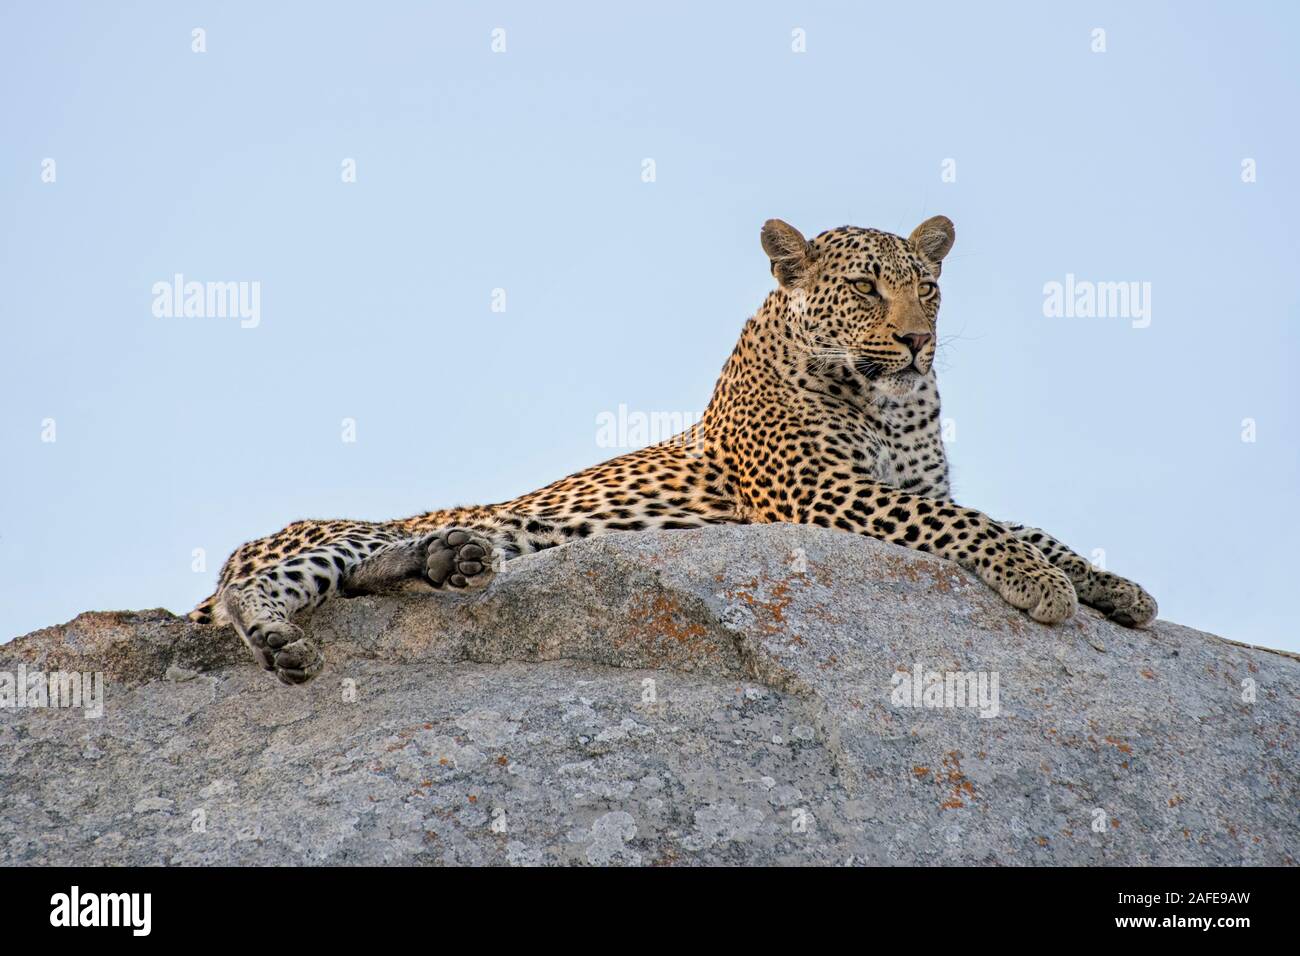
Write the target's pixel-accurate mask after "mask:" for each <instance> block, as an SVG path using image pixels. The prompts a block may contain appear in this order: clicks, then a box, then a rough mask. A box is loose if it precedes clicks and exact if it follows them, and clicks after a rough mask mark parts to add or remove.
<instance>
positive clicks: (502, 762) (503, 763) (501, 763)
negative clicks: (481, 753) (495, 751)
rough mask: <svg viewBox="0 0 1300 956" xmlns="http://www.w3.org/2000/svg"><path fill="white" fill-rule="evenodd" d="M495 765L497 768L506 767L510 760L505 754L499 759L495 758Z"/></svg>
mask: <svg viewBox="0 0 1300 956" xmlns="http://www.w3.org/2000/svg"><path fill="white" fill-rule="evenodd" d="M497 764H498V766H502V767H508V766H510V758H508V757H507V756H506V755H505V754H502V755H501V756H500V757H497Z"/></svg>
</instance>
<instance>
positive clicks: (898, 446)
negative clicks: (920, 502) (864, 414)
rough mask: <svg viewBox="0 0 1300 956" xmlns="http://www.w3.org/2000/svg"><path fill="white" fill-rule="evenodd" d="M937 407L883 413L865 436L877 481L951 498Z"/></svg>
mask: <svg viewBox="0 0 1300 956" xmlns="http://www.w3.org/2000/svg"><path fill="white" fill-rule="evenodd" d="M937 411H938V406H937V404H934V403H915V404H912V405H898V406H891V407H888V408H885V409H881V410H880V413H879V415H878V416H874V417H875V418H876V420H875V421H874V422H872V423H871V425H870V427H868V429H867V430H866V433H865V436H864V447H863V451H864V453H865V454H866V455H867V459H868V461H869V462H870V466H871V470H872V471H873V473H874V475H875V477H876V479H877V480H878V481H881V482H883V483H885V484H888V485H891V486H893V487H895V488H899V489H901V490H904V491H915V492H916V493H917V494H923V495H928V496H931V497H945V496H946V495H947V494H948V459H947V455H946V454H945V452H944V447H943V436H942V432H941V425H940V421H939V418H938V415H937Z"/></svg>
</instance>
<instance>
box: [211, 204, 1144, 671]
mask: <svg viewBox="0 0 1300 956" xmlns="http://www.w3.org/2000/svg"><path fill="white" fill-rule="evenodd" d="M759 239H760V245H761V247H762V249H763V251H764V252H765V253H766V256H767V259H768V268H769V270H770V272H771V274H772V277H773V279H774V280H775V288H773V289H771V291H769V292H768V294H767V296H766V298H765V299H764V300H763V302H762V304H761V306H760V307H759V308H758V310H757V311H756V312H755V313H754V314H753V315H752V316H750V317H749V318H748V320H747V321H746V322H745V323H744V326H743V328H742V329H741V332H740V338H739V340H738V341H737V343H736V346H735V348H734V349H733V350H732V352H731V354H730V355H729V356H728V357H727V359H726V362H725V363H724V365H723V368H722V372H721V374H720V375H719V377H718V380H717V384H716V385H715V387H714V390H713V395H712V398H711V399H710V401H709V403H708V405H707V407H706V408H705V410H704V412H703V413H702V414H701V415H700V416H699V417H698V419H696V420H695V421H694V422H692V423H691V424H690V425H689V427H687V428H686V429H685V430H683V431H682V432H681V433H680V434H677V435H674V436H672V437H670V438H668V439H665V440H663V441H659V442H657V443H655V444H651V445H647V446H645V447H642V448H639V449H636V450H634V451H630V452H627V453H626V454H622V455H618V456H617V457H615V458H612V459H610V460H608V461H605V462H602V463H600V464H596V465H593V466H591V467H589V468H585V469H583V470H581V471H578V472H576V473H574V474H571V475H569V476H568V477H565V478H561V479H560V480H558V481H555V482H553V483H551V484H549V485H546V486H544V487H542V488H540V489H538V490H535V491H530V492H528V493H526V494H523V495H520V496H519V497H517V498H514V499H511V500H509V501H505V502H501V503H498V504H490V505H470V506H456V507H450V508H445V509H442V510H435V511H428V512H425V513H423V514H418V515H415V516H412V517H407V518H401V519H396V520H391V521H360V520H346V519H334V520H303V521H296V522H294V523H292V524H290V525H288V526H287V527H286V528H284V529H283V530H282V531H279V532H277V533H275V534H272V535H270V536H268V537H265V538H260V539H258V540H254V541H250V542H248V543H246V544H244V545H242V546H240V547H239V548H238V549H236V550H235V552H234V553H233V554H232V555H231V556H230V558H229V560H227V561H226V563H225V564H224V565H223V567H222V569H221V572H220V575H219V579H218V583H217V588H216V590H215V592H214V593H213V594H211V595H210V596H209V597H207V598H206V599H204V600H203V601H202V602H200V603H199V605H198V606H197V607H196V608H195V609H194V610H193V611H192V612H191V613H190V615H189V617H190V619H191V620H193V621H195V622H198V623H202V624H213V625H233V627H234V629H235V630H236V631H237V632H238V634H239V636H240V637H241V638H242V639H243V642H244V643H245V644H246V645H247V646H248V649H249V650H250V651H251V653H252V656H253V658H254V660H255V661H256V662H257V663H258V664H259V665H260V666H261V667H262V668H264V669H265V670H267V671H269V672H272V673H274V675H275V677H276V678H278V679H279V680H280V681H281V682H282V683H284V684H287V685H291V686H292V685H302V684H305V683H307V682H308V681H310V680H312V679H313V678H314V677H316V676H317V675H319V674H320V672H321V670H322V669H323V667H324V664H325V658H324V655H323V654H322V652H321V649H320V647H319V646H318V644H317V642H316V641H313V640H312V639H311V637H310V636H309V635H308V634H306V633H305V631H304V629H303V627H302V626H301V625H300V624H297V623H295V621H294V618H295V617H297V616H299V615H300V614H302V613H304V612H308V611H310V610H311V609H314V608H316V607H318V606H319V605H321V604H322V603H323V602H324V601H326V600H328V599H330V598H332V597H337V596H343V597H347V596H353V595H359V594H371V593H376V592H382V591H385V590H387V589H390V588H393V587H395V586H403V587H411V586H414V587H416V588H421V587H423V588H426V589H429V590H432V591H436V592H442V593H445V594H454V593H459V594H462V595H466V596H471V597H472V596H474V595H477V594H481V593H482V591H483V590H484V589H485V588H487V587H488V586H489V585H490V583H491V582H492V581H493V580H494V579H495V576H496V574H497V573H498V572H499V571H500V570H501V567H502V565H503V562H507V561H511V560H514V559H516V558H518V557H520V556H523V555H528V554H534V553H537V552H540V551H545V550H547V549H550V548H557V547H563V546H565V545H567V544H570V543H572V542H576V541H579V540H581V539H584V538H589V537H595V536H600V535H607V534H613V533H619V532H641V531H650V530H660V531H665V530H668V531H670V530H676V529H692V528H703V527H707V526H709V525H716V524H741V525H743V524H763V523H773V522H787V523H794V524H805V525H815V526H817V527H820V528H828V529H834V530H836V531H839V532H844V533H848V534H855V535H860V536H865V537H869V538H874V539H877V540H880V541H886V542H890V543H892V544H895V545H901V546H902V547H904V548H908V549H912V550H915V551H919V552H924V553H927V554H929V555H933V556H935V557H937V558H940V559H944V560H947V561H952V562H955V563H956V564H958V565H959V566H961V567H962V568H965V569H967V570H968V571H970V572H972V573H973V574H974V575H975V576H977V577H978V578H979V579H980V580H982V581H983V582H984V583H985V584H987V585H988V586H989V587H990V588H992V589H993V591H995V592H996V593H997V594H998V595H1000V596H1001V598H1002V599H1003V600H1004V601H1005V602H1006V603H1007V604H1009V605H1011V606H1012V607H1014V608H1016V609H1018V610H1019V611H1023V612H1025V613H1027V614H1028V616H1029V617H1030V618H1031V619H1033V620H1034V621H1038V622H1040V623H1042V624H1045V625H1055V624H1059V623H1060V622H1062V621H1065V620H1067V619H1068V618H1070V617H1071V616H1072V615H1073V614H1074V613H1075V611H1076V609H1077V606H1078V605H1079V604H1080V603H1082V604H1084V605H1087V606H1089V607H1092V608H1094V609H1096V610H1097V611H1099V612H1100V613H1101V614H1103V615H1105V616H1106V617H1108V618H1110V619H1111V620H1114V621H1115V622H1117V623H1119V624H1121V625H1124V626H1127V627H1134V628H1141V627H1145V626H1147V625H1148V624H1150V622H1151V621H1152V620H1154V619H1155V617H1156V614H1157V610H1158V608H1157V605H1156V602H1155V599H1154V598H1153V597H1152V596H1151V595H1150V594H1149V593H1147V591H1145V590H1144V589H1143V588H1142V587H1141V586H1139V585H1138V584H1136V583H1134V582H1133V581H1130V580H1128V579H1126V578H1123V577H1120V576H1119V575H1117V574H1114V573H1111V572H1110V571H1107V570H1104V569H1102V568H1099V567H1095V566H1094V565H1093V563H1092V562H1090V561H1088V560H1087V559H1085V558H1083V557H1082V556H1081V555H1079V554H1077V553H1076V552H1074V551H1072V550H1070V549H1069V548H1068V547H1066V546H1065V545H1064V544H1062V543H1061V542H1060V541H1059V540H1057V539H1056V538H1054V537H1052V536H1051V535H1049V534H1048V533H1047V532H1045V531H1042V530H1041V529H1038V528H1035V527H1031V526H1028V525H1024V524H1021V523H1018V522H1013V521H1005V520H997V519H995V518H993V517H991V516H989V515H988V514H985V513H984V512H982V511H979V510H976V509H974V508H971V507H968V506H966V505H963V504H958V503H957V502H956V501H955V500H953V498H952V497H951V494H950V488H951V485H950V476H949V467H948V460H947V456H946V452H945V444H944V435H943V433H942V426H941V416H940V401H939V391H938V385H937V376H936V372H935V368H934V362H935V354H936V349H937V347H938V338H937V335H938V332H937V329H938V326H937V323H938V316H939V306H940V290H939V278H940V274H941V272H942V267H943V262H944V259H945V258H946V257H947V256H948V254H949V252H950V250H951V249H952V247H953V244H954V242H955V241H956V230H955V227H954V225H953V223H952V221H951V220H950V219H949V218H947V217H946V216H933V217H930V218H928V219H926V220H925V221H924V222H922V223H921V224H920V225H919V226H917V227H916V229H914V230H913V231H912V232H911V234H910V235H909V236H908V237H907V238H903V237H902V236H900V235H895V234H893V233H889V232H885V231H882V230H879V229H872V228H864V227H858V226H841V227H838V228H834V229H829V230H827V231H825V232H822V233H821V234H819V235H817V236H816V237H814V238H813V239H811V240H809V239H806V238H805V237H804V236H803V234H802V233H801V232H800V231H799V230H798V229H796V228H795V227H794V226H791V225H790V224H788V223H786V222H784V221H783V220H780V219H770V220H768V221H767V222H766V223H764V224H763V226H762V229H761V231H760V235H759ZM539 610H544V609H539Z"/></svg>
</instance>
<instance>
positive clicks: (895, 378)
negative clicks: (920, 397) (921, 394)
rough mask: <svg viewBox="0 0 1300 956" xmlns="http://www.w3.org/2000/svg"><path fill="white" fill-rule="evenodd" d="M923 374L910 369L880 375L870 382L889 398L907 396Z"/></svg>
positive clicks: (914, 389)
mask: <svg viewBox="0 0 1300 956" xmlns="http://www.w3.org/2000/svg"><path fill="white" fill-rule="evenodd" d="M922 377H923V376H921V375H919V374H918V373H917V372H915V371H914V370H912V369H906V370H904V371H902V372H893V373H892V374H889V375H882V376H880V377H879V378H878V379H876V380H875V381H874V382H872V383H871V384H872V385H874V386H875V387H876V389H877V390H879V391H881V392H883V393H884V394H886V395H888V396H889V397H890V398H907V396H909V395H911V394H912V393H913V392H915V391H916V387H917V386H918V385H920V384H921V379H922Z"/></svg>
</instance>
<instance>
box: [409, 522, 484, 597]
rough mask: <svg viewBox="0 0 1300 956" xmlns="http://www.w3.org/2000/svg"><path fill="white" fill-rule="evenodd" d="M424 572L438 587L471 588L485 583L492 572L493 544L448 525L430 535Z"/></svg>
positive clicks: (481, 537)
mask: <svg viewBox="0 0 1300 956" xmlns="http://www.w3.org/2000/svg"><path fill="white" fill-rule="evenodd" d="M426 547H427V548H428V557H427V558H426V560H425V565H424V572H425V576H426V577H427V578H428V580H429V583H430V584H432V585H433V586H434V587H435V588H438V589H439V590H445V589H447V588H457V589H459V590H473V589H477V588H481V587H484V586H486V585H487V583H488V581H490V580H491V579H492V577H493V574H494V573H495V571H494V569H493V567H492V562H491V556H492V543H491V542H490V541H488V540H487V539H486V538H484V537H483V536H482V535H480V534H477V533H475V532H473V531H469V530H466V529H465V528H450V529H448V530H447V531H440V532H438V533H437V534H435V535H431V536H430V537H429V539H428V541H427V543H426Z"/></svg>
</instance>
